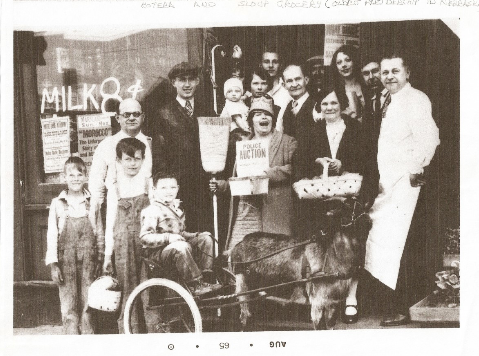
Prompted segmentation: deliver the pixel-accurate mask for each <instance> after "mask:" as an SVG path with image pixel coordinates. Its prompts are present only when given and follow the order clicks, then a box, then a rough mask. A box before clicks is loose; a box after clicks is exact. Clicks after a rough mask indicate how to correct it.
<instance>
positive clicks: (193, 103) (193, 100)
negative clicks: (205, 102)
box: [176, 95, 195, 110]
mask: <svg viewBox="0 0 479 356" xmlns="http://www.w3.org/2000/svg"><path fill="white" fill-rule="evenodd" d="M176 101H177V102H179V103H180V105H181V107H182V108H184V107H185V105H186V100H185V99H183V98H182V97H181V96H179V95H177V96H176ZM188 101H189V102H190V104H191V107H192V108H193V110H194V109H195V98H191V99H189V100H188Z"/></svg>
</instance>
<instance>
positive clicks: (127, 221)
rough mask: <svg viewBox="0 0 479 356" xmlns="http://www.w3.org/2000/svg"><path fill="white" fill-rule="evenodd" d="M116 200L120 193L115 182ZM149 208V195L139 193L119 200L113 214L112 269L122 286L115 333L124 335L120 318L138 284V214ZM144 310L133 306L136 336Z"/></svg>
mask: <svg viewBox="0 0 479 356" xmlns="http://www.w3.org/2000/svg"><path fill="white" fill-rule="evenodd" d="M115 189H116V193H117V197H120V191H119V189H118V186H117V184H116V183H115ZM145 191H148V183H147V182H146V184H145ZM148 205H150V201H149V199H148V195H147V194H146V193H145V194H141V195H138V196H136V197H132V198H120V199H119V200H118V209H117V213H116V219H115V226H114V228H113V238H114V241H115V245H114V246H115V247H114V251H115V267H116V274H117V278H118V281H119V282H120V285H121V286H122V302H121V312H120V317H119V319H118V331H119V332H120V334H123V333H124V328H123V317H124V315H123V314H124V311H125V304H126V301H127V299H128V296H129V295H130V294H131V292H132V291H133V289H135V287H136V286H137V285H138V284H140V282H141V281H140V273H141V264H142V262H141V258H140V256H141V251H142V245H141V242H140V227H141V211H142V210H143V209H144V208H146V207H147V206H148ZM142 312H143V311H142V310H141V309H140V308H139V306H138V305H134V306H133V310H132V314H131V325H132V332H133V333H138V332H140V331H142V330H139V325H141V324H143V318H144V317H143V313H142Z"/></svg>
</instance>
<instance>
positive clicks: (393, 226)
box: [364, 173, 421, 289]
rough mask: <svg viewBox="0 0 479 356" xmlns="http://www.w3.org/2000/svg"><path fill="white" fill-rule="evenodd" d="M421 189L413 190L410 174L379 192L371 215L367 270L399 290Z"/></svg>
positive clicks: (365, 266)
mask: <svg viewBox="0 0 479 356" xmlns="http://www.w3.org/2000/svg"><path fill="white" fill-rule="evenodd" d="M420 190H421V188H419V187H411V183H410V181H409V173H407V174H405V175H404V176H403V177H402V178H401V179H400V180H399V181H398V182H397V183H396V184H395V185H394V186H391V187H390V188H388V189H385V188H384V187H383V186H381V187H380V192H379V195H378V197H377V198H376V200H375V201H374V204H373V206H372V208H371V211H370V216H371V220H372V223H373V224H372V228H371V231H370V232H369V237H368V241H367V243H366V258H365V265H364V268H365V269H366V270H367V271H369V273H371V274H372V275H373V276H374V277H376V278H377V279H379V280H380V281H381V282H382V283H384V284H385V285H387V286H388V287H390V288H392V289H396V282H397V277H398V274H399V267H400V263H401V257H402V253H403V250H404V245H405V243H406V239H407V235H408V232H409V227H410V225H411V220H412V217H413V215H414V210H415V209H416V203H417V199H418V196H419V192H420Z"/></svg>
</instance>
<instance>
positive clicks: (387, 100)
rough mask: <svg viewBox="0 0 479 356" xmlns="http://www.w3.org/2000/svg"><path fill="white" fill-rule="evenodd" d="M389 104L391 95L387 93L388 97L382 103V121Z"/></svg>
mask: <svg viewBox="0 0 479 356" xmlns="http://www.w3.org/2000/svg"><path fill="white" fill-rule="evenodd" d="M389 104H391V94H389V93H388V96H387V97H386V100H385V101H384V105H383V113H382V117H383V119H384V118H385V117H386V111H388V106H389Z"/></svg>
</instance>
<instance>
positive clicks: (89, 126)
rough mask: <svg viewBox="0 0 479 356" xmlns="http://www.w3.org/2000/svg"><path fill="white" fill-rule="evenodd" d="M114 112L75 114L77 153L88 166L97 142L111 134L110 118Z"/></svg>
mask: <svg viewBox="0 0 479 356" xmlns="http://www.w3.org/2000/svg"><path fill="white" fill-rule="evenodd" d="M113 115H114V113H104V114H92V115H79V116H77V129H78V155H79V156H80V158H81V159H83V161H84V162H85V164H86V166H87V167H88V168H89V167H90V166H91V162H92V160H93V154H94V153H95V149H96V147H97V146H98V144H99V143H100V142H101V141H103V139H104V138H105V137H108V136H111V119H110V116H113Z"/></svg>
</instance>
